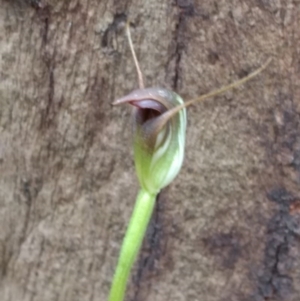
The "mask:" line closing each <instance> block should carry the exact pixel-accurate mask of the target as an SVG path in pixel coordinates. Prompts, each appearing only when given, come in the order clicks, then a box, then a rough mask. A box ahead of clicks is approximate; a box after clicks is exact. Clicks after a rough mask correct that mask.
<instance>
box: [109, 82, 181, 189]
mask: <svg viewBox="0 0 300 301" xmlns="http://www.w3.org/2000/svg"><path fill="white" fill-rule="evenodd" d="M123 103H129V104H131V105H132V106H134V112H133V114H134V159H135V168H136V172H137V176H138V179H139V183H140V186H141V187H142V188H143V189H145V190H146V191H148V192H150V193H153V194H157V193H158V192H159V191H160V190H161V189H162V188H164V187H166V186H167V185H168V184H170V183H171V182H172V181H173V179H174V178H175V177H176V176H177V174H178V172H179V170H180V168H181V165H182V162H183V157H184V146H185V132H186V109H185V108H184V109H182V110H181V111H180V112H179V113H178V114H176V115H174V116H173V117H172V118H171V119H170V120H169V121H167V122H166V125H164V126H162V123H164V122H165V118H166V115H165V113H166V112H168V111H169V110H171V109H173V108H175V107H177V106H179V105H182V104H183V100H182V99H181V97H180V96H179V95H178V94H176V93H174V92H172V91H169V90H166V89H163V88H147V89H139V90H135V91H133V92H132V93H130V94H128V95H127V96H125V97H122V98H120V99H118V100H117V101H115V102H114V104H116V105H117V104H123Z"/></svg>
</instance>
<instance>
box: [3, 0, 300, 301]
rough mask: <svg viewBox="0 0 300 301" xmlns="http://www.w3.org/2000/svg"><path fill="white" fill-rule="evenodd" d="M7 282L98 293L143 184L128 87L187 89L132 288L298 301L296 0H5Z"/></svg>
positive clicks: (157, 294)
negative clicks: (125, 104)
mask: <svg viewBox="0 0 300 301" xmlns="http://www.w3.org/2000/svg"><path fill="white" fill-rule="evenodd" d="M0 2H1V5H0V53H1V60H0V272H1V273H0V274H1V275H0V277H1V278H0V279H1V282H0V296H1V300H2V301H8V300H11V301H21V300H22V301H29V300H30V301H37V300H38V301H50V300H53V301H54V300H55V301H76V300H80V301H85V300H90V301H92V300H101V301H102V300H106V298H107V295H108V291H109V286H110V281H111V278H112V275H113V271H114V267H115V264H116V261H117V256H118V252H119V248H120V244H121V241H122V237H123V235H124V231H125V228H126V225H127V222H128V220H129V217H130V213H131V210H132V207H133V204H134V201H135V197H136V193H137V190H138V185H137V180H136V178H135V174H134V167H133V158H132V141H131V121H130V111H129V109H126V108H113V107H112V106H111V102H112V101H113V100H114V99H116V98H117V97H120V96H122V95H125V94H126V93H128V92H130V91H131V90H132V89H134V88H136V87H137V77H136V73H135V70H134V65H133V62H132V59H131V55H130V51H129V47H128V43H127V41H126V37H125V34H124V30H123V27H122V25H123V21H124V19H125V18H126V17H127V16H129V17H130V19H131V20H132V23H133V27H132V35H133V40H134V44H135V45H136V49H137V53H138V57H139V60H140V63H141V67H142V70H143V72H144V74H145V79H146V82H147V85H148V86H156V85H161V86H164V87H167V88H170V89H174V90H175V91H177V92H178V93H179V94H180V95H182V96H183V97H184V99H186V100H187V99H190V98H193V97H195V96H197V95H200V94H203V93H205V92H208V91H210V90H212V89H215V88H217V87H219V86H221V85H224V84H228V83H230V82H232V81H234V80H236V79H238V78H240V77H242V76H244V75H246V74H247V73H249V72H250V71H253V70H254V69H255V68H257V67H259V66H260V65H261V64H262V63H263V62H265V60H266V59H267V58H268V57H273V63H272V65H271V66H269V68H268V69H267V70H266V71H265V72H263V74H261V75H259V76H258V77H257V78H256V79H254V80H253V81H251V82H250V83H248V84H247V85H245V86H243V87H242V88H239V89H237V90H235V91H231V92H228V93H226V94H225V95H224V96H221V97H218V98H217V99H213V100H209V101H206V102H205V103H202V104H199V105H198V106H195V107H192V108H190V109H189V111H188V117H189V123H188V132H187V147H186V159H185V162H184V166H183V169H182V171H181V173H180V175H179V177H178V178H177V179H176V180H175V181H174V183H173V184H172V185H170V187H169V188H168V189H166V190H165V191H164V192H163V193H162V194H161V195H160V197H159V199H158V206H157V208H156V211H155V214H154V217H153V221H152V224H151V226H150V228H149V233H148V236H147V239H146V241H145V245H144V249H143V252H142V255H141V257H140V259H139V261H138V263H137V265H136V268H135V272H134V274H133V278H132V281H131V283H130V286H129V290H128V299H127V300H134V301H138V300H155V301H162V300H173V301H183V300H184V301H193V300H201V301H263V300H269V301H270V300H272V301H273V300H289V301H299V300H300V244H299V235H300V210H299V208H300V189H299V184H300V183H299V182H300V117H299V116H300V115H299V114H300V60H299V58H300V30H299V28H300V21H299V20H300V2H299V1H296V0H294V1H289V0H288V1H267V0H262V1H254V0H252V1H250V0H243V1H237V0H236V1H234V0H232V1H209V0H202V1H200V0H198V1H196V0H195V1H192V0H190V1H180V0H178V1H165V0H163V1H162V0H160V1H157V0H151V1H150V0H149V1H125V0H119V1H117V0H115V1H110V0H108V1H99V0H89V1H87V0H81V1H77V0H65V1H63V0H53V1H50V0H34V1H33V0H31V1H29V0H27V1H25V0H23V1H22V0H18V1H17V0H10V1H7V0H6V1H4V0H1V1H0Z"/></svg>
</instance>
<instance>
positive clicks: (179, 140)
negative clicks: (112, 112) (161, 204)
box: [109, 23, 271, 301]
mask: <svg viewBox="0 0 300 301" xmlns="http://www.w3.org/2000/svg"><path fill="white" fill-rule="evenodd" d="M126 29H127V36H128V41H129V45H130V49H131V52H132V56H133V59H134V62H135V66H136V70H137V73H138V79H139V89H138V90H135V91H133V92H132V93H130V94H129V95H127V96H125V97H122V98H120V99H118V100H116V101H115V102H114V103H113V104H114V105H119V104H124V103H128V104H130V105H132V106H133V107H134V124H135V129H134V159H135V168H136V173H137V176H138V179H139V184H140V186H141V189H140V192H139V193H138V196H137V200H136V204H135V207H134V210H133V213H132V216H131V219H130V222H129V226H128V229H127V231H126V234H125V238H124V241H123V244H122V248H121V252H120V256H119V261H118V264H117V268H116V272H115V275H114V279H113V283H112V287H111V291H110V296H109V301H122V300H123V299H124V294H125V290H126V284H127V280H128V277H129V274H130V270H131V268H132V265H133V264H134V261H135V259H136V257H137V254H138V252H139V249H140V246H141V243H142V241H143V237H144V235H145V232H146V229H147V225H148V223H149V220H150V218H151V215H152V211H153V208H154V204H155V199H156V196H157V194H158V193H159V191H160V190H161V189H162V188H164V187H166V186H167V185H169V184H170V183H171V182H172V181H173V179H174V178H175V177H176V176H177V174H178V172H179V170H180V168H181V165H182V161H183V157H184V145H185V132H186V107H188V106H190V105H192V104H195V103H197V102H200V101H202V100H205V99H207V98H209V97H213V96H216V95H218V94H221V93H223V92H225V91H227V90H229V89H232V88H236V87H238V86H240V85H242V84H243V83H245V82H247V81H249V80H250V79H252V78H253V77H255V76H256V75H258V74H259V73H260V72H261V71H263V70H264V69H265V68H266V67H267V65H268V64H269V63H270V61H271V60H270V59H269V60H268V61H267V62H266V63H265V64H264V65H263V66H262V67H261V68H259V69H257V70H256V71H254V72H253V73H251V74H249V75H248V76H246V77H245V78H243V79H241V80H239V81H236V82H234V83H232V84H230V85H228V86H225V87H222V88H220V89H218V90H216V91H213V92H210V93H208V94H205V95H202V96H200V97H198V98H196V99H192V100H190V101H188V102H186V103H184V102H183V100H182V99H181V97H180V96H179V95H178V94H176V93H175V92H172V91H169V90H166V89H162V88H144V81H143V77H142V72H141V70H140V67H139V64H138V61H137V58H136V54H135V51H134V48H133V44H132V40H131V35H130V29H129V24H128V23H127V25H126Z"/></svg>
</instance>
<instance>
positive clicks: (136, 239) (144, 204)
mask: <svg viewBox="0 0 300 301" xmlns="http://www.w3.org/2000/svg"><path fill="white" fill-rule="evenodd" d="M155 199H156V194H150V193H149V192H147V191H146V190H144V189H141V190H140V192H139V194H138V196H137V200H136V203H135V207H134V209H133V213H132V216H131V219H130V222H129V226H128V228H127V231H126V235H125V238H124V240H123V244H122V248H121V252H120V256H119V261H118V265H117V268H116V271H115V275H114V279H113V283H112V286H111V290H110V295H109V301H123V299H124V294H125V290H126V284H127V280H128V276H129V274H130V270H131V268H132V266H133V264H134V261H135V259H136V257H137V254H138V252H139V250H140V247H141V244H142V241H143V238H144V235H145V232H146V229H147V226H148V223H149V220H150V218H151V215H152V212H153V208H154V204H155Z"/></svg>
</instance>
